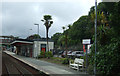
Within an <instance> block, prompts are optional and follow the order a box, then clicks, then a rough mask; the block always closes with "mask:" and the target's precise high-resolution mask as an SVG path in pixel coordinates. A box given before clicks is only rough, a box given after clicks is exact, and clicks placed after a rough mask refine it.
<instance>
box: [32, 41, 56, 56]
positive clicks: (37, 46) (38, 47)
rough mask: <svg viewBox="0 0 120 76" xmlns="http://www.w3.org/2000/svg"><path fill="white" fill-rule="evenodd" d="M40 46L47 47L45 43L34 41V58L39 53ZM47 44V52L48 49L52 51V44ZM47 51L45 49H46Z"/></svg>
mask: <svg viewBox="0 0 120 76" xmlns="http://www.w3.org/2000/svg"><path fill="white" fill-rule="evenodd" d="M41 44H46V45H47V42H46V41H38V42H37V41H34V45H33V46H34V49H33V53H34V54H33V57H36V56H37V55H39V54H40V52H41ZM48 44H49V51H50V49H54V42H48ZM46 49H47V47H46Z"/></svg>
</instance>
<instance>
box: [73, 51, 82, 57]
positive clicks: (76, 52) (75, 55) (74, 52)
mask: <svg viewBox="0 0 120 76" xmlns="http://www.w3.org/2000/svg"><path fill="white" fill-rule="evenodd" d="M71 56H74V57H80V56H84V53H83V51H73V52H72V54H71Z"/></svg>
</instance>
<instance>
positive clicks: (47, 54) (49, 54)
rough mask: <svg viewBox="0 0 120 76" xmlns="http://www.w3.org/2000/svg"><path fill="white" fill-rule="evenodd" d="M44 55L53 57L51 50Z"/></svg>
mask: <svg viewBox="0 0 120 76" xmlns="http://www.w3.org/2000/svg"><path fill="white" fill-rule="evenodd" d="M45 55H46V57H47V58H51V57H53V55H52V52H51V51H48V52H46V53H45Z"/></svg>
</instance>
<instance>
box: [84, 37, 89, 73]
mask: <svg viewBox="0 0 120 76" xmlns="http://www.w3.org/2000/svg"><path fill="white" fill-rule="evenodd" d="M82 44H83V45H84V48H85V49H84V50H86V73H87V68H88V60H87V59H88V58H87V45H88V44H90V39H83V40H82Z"/></svg>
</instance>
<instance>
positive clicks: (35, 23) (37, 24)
mask: <svg viewBox="0 0 120 76" xmlns="http://www.w3.org/2000/svg"><path fill="white" fill-rule="evenodd" d="M34 25H37V26H38V35H39V24H36V23H35V24H34Z"/></svg>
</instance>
